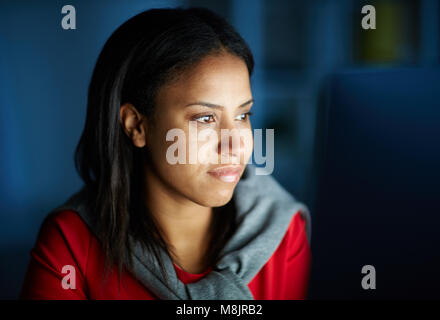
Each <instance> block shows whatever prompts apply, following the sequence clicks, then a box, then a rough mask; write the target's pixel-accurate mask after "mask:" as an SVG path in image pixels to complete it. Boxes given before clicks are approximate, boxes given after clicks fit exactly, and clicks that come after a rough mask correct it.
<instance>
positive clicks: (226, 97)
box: [157, 53, 252, 107]
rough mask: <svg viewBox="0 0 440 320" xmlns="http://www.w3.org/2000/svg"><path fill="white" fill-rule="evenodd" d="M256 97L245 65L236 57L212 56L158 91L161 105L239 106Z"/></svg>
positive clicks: (229, 55)
mask: <svg viewBox="0 0 440 320" xmlns="http://www.w3.org/2000/svg"><path fill="white" fill-rule="evenodd" d="M251 97H252V95H251V88H250V80H249V71H248V69H247V66H246V64H245V62H244V61H243V60H242V59H241V58H239V57H236V56H234V55H232V54H229V53H222V54H218V55H211V56H208V57H205V58H204V59H202V60H201V61H200V62H199V63H197V64H195V65H194V66H192V67H190V68H188V69H187V70H185V71H184V72H183V73H182V74H181V75H180V76H179V77H178V78H177V79H176V80H175V81H173V82H172V83H170V84H167V85H165V86H164V87H162V88H161V89H160V90H159V91H158V95H157V102H158V103H159V104H173V105H182V104H186V103H191V102H193V101H199V100H203V101H206V102H210V103H213V104H218V105H222V106H225V107H227V106H236V105H239V104H240V103H243V102H245V101H247V100H249V99H250V98H251Z"/></svg>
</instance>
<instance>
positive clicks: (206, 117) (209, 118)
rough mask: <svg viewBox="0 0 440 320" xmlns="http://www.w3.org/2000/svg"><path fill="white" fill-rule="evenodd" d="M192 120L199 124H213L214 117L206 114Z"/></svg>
mask: <svg viewBox="0 0 440 320" xmlns="http://www.w3.org/2000/svg"><path fill="white" fill-rule="evenodd" d="M194 120H196V121H198V122H201V123H211V122H214V120H215V119H214V115H212V114H206V115H203V116H200V117H197V118H194Z"/></svg>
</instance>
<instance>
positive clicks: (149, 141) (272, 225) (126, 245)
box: [21, 8, 311, 299]
mask: <svg viewBox="0 0 440 320" xmlns="http://www.w3.org/2000/svg"><path fill="white" fill-rule="evenodd" d="M253 65H254V62H253V58H252V54H251V52H250V50H249V48H248V46H247V45H246V43H245V41H244V40H243V39H242V38H241V37H240V36H239V35H238V34H237V32H236V31H235V30H234V29H233V27H232V26H230V25H229V24H228V23H227V22H226V21H225V20H223V19H222V18H220V17H218V16H217V15H215V14H214V13H212V12H210V11H208V10H206V9H200V8H192V9H154V10H148V11H145V12H143V13H140V14H138V15H137V16H135V17H133V18H131V19H130V20H128V21H127V22H126V23H124V24H123V25H122V26H121V27H119V28H118V29H117V30H116V31H115V32H114V34H113V35H112V36H111V37H110V39H109V40H108V41H107V43H106V44H105V46H104V48H103V50H102V52H101V54H100V56H99V58H98V61H97V63H96V67H95V69H94V72H93V76H92V80H91V83H90V87H89V93H88V106H87V119H86V124H85V128H84V131H83V134H82V136H81V139H80V142H79V144H78V147H77V150H76V153H75V162H76V167H77V170H78V172H79V173H80V175H81V177H82V179H83V180H84V182H85V185H84V187H83V188H82V189H81V190H80V191H79V192H78V193H76V194H75V195H74V196H72V197H71V198H70V199H69V200H68V201H67V202H66V203H65V204H64V205H62V206H60V207H58V208H56V209H54V210H53V211H51V213H50V214H49V215H48V216H47V218H46V219H45V221H44V222H43V224H42V226H41V229H40V233H39V235H38V239H37V242H36V245H35V247H34V248H33V249H32V251H31V261H30V264H29V267H28V270H27V274H26V278H25V281H24V285H23V288H22V292H21V297H22V298H25V299H157V298H159V299H303V298H305V297H306V292H307V283H308V276H309V268H310V261H311V254H310V247H309V241H310V215H309V212H308V210H307V208H306V207H305V206H304V205H302V204H301V203H299V202H296V201H295V199H294V198H293V197H292V196H290V195H289V194H288V193H287V192H286V191H284V190H283V189H282V188H281V186H280V185H279V184H278V183H277V182H276V181H275V180H274V179H273V178H272V177H270V176H262V175H261V176H259V175H257V174H256V173H255V170H254V167H253V166H251V165H247V166H246V164H247V162H248V160H249V158H250V156H251V153H252V149H253V141H252V139H251V140H249V139H243V137H242V136H238V141H239V143H233V141H234V139H236V138H237V137H236V136H234V135H236V133H231V135H229V136H226V138H223V136H222V137H221V138H220V139H218V140H216V139H208V142H206V143H205V144H203V145H202V146H200V145H199V144H197V142H198V141H199V140H197V141H195V140H194V139H197V137H196V138H194V136H193V135H191V132H190V131H191V126H194V125H195V129H198V130H203V129H210V130H212V131H213V132H215V133H217V134H219V136H220V132H221V131H222V130H226V129H227V130H230V131H229V132H234V130H233V129H240V130H244V131H246V130H247V131H250V130H251V124H250V119H249V116H250V114H251V113H250V109H251V107H252V102H253V100H252V93H251V88H250V76H251V74H252V69H253ZM175 129H178V130H179V132H182V133H184V136H185V137H186V139H187V140H186V141H185V144H184V146H185V148H183V151H184V152H183V155H184V157H183V158H184V159H185V160H187V159H188V158H189V153H190V152H191V148H193V149H192V151H194V145H195V146H196V147H195V150H196V151H197V155H198V156H199V157H200V158H197V161H196V162H193V163H191V162H190V163H188V161H183V163H182V162H181V161H179V162H176V161H170V157H172V156H174V152H171V153H170V150H171V149H170V147H171V146H172V145H173V143H175V141H174V140H172V139H169V137H168V134H169V133H170V132H171V130H175ZM193 129H194V127H193ZM235 132H237V131H235ZM225 139H227V141H225ZM235 141H237V140H235ZM194 143H195V144H194ZM191 145H192V146H193V147H191ZM225 146H226V147H225ZM173 150H174V149H173ZM179 150H180V151H181V152H182V150H181V149H179ZM179 150H177V151H179ZM180 156H182V154H180ZM187 156H188V157H187ZM203 158H205V159H208V158H209V159H216V160H218V161H217V162H215V161H214V162H211V161H210V162H206V161H201V160H200V159H203ZM240 179H241V180H240Z"/></svg>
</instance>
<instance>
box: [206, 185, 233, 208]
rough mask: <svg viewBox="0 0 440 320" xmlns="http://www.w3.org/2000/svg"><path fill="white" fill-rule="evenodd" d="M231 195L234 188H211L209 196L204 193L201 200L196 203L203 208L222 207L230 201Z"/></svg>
mask: <svg viewBox="0 0 440 320" xmlns="http://www.w3.org/2000/svg"><path fill="white" fill-rule="evenodd" d="M214 190H215V191H214ZM233 194H234V188H227V189H226V188H222V189H220V188H218V189H214V188H213V189H211V190H210V192H209V194H206V193H205V194H204V196H203V199H202V200H201V201H198V203H199V204H200V205H203V206H205V207H222V206H224V205H225V204H227V203H228V202H229V201H230V200H231V198H232V195H233Z"/></svg>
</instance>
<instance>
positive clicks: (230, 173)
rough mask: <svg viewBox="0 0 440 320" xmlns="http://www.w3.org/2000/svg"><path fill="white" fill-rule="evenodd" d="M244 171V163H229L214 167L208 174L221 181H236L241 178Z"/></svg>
mask: <svg viewBox="0 0 440 320" xmlns="http://www.w3.org/2000/svg"><path fill="white" fill-rule="evenodd" d="M242 171H243V165H229V166H222V167H218V168H215V169H212V170H210V171H208V174H209V175H211V176H212V177H214V178H216V179H218V180H220V181H223V182H226V183H235V182H237V181H238V180H239V179H240V176H241V173H242Z"/></svg>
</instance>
